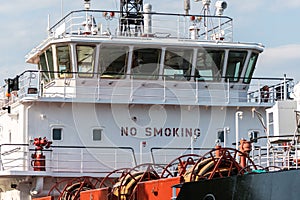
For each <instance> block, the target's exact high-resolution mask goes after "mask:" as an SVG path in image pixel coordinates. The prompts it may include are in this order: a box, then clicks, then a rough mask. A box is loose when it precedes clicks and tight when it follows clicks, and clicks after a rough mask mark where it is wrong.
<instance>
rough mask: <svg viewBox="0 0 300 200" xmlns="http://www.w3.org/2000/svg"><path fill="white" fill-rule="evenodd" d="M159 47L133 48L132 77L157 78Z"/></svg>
mask: <svg viewBox="0 0 300 200" xmlns="http://www.w3.org/2000/svg"><path fill="white" fill-rule="evenodd" d="M160 55H161V49H152V48H145V49H135V50H134V51H133V53H132V64H131V75H132V76H133V78H142V79H158V73H159V61H160Z"/></svg>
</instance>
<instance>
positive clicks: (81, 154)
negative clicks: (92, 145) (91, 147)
mask: <svg viewBox="0 0 300 200" xmlns="http://www.w3.org/2000/svg"><path fill="white" fill-rule="evenodd" d="M83 159H84V156H83V149H80V172H81V173H83V163H84V161H83Z"/></svg>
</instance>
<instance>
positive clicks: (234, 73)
mask: <svg viewBox="0 0 300 200" xmlns="http://www.w3.org/2000/svg"><path fill="white" fill-rule="evenodd" d="M246 56H247V51H230V52H229V57H228V63H227V70H226V81H228V80H229V81H230V82H237V81H239V79H240V76H241V73H242V70H243V66H244V63H245V60H246Z"/></svg>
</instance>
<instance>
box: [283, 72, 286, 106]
mask: <svg viewBox="0 0 300 200" xmlns="http://www.w3.org/2000/svg"><path fill="white" fill-rule="evenodd" d="M283 81H284V82H283V100H285V101H286V100H287V88H286V74H284V78H283Z"/></svg>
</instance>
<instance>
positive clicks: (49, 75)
mask: <svg viewBox="0 0 300 200" xmlns="http://www.w3.org/2000/svg"><path fill="white" fill-rule="evenodd" d="M39 69H40V70H41V72H42V80H44V82H45V83H48V82H50V81H51V80H52V79H53V78H54V65H53V56H52V48H49V49H47V50H46V52H45V53H43V54H41V55H40V62H39Z"/></svg>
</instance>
